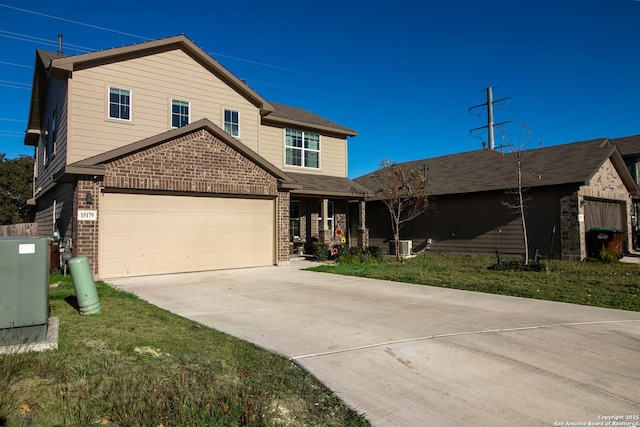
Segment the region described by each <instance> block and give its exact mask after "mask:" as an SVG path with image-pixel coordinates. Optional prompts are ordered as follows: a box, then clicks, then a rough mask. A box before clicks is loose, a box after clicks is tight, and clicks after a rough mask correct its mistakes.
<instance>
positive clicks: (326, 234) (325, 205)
mask: <svg viewBox="0 0 640 427" xmlns="http://www.w3.org/2000/svg"><path fill="white" fill-rule="evenodd" d="M320 215H321V216H322V224H321V225H320V230H318V234H319V236H318V237H319V239H318V240H319V241H320V242H322V243H328V242H329V240H330V239H331V236H330V234H331V233H330V230H329V222H328V221H327V217H328V216H329V199H322V204H321V208H320Z"/></svg>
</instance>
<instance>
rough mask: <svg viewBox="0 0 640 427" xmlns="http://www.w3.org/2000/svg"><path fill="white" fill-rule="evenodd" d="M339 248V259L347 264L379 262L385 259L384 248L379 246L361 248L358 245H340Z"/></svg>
mask: <svg viewBox="0 0 640 427" xmlns="http://www.w3.org/2000/svg"><path fill="white" fill-rule="evenodd" d="M337 248H338V255H337V259H338V260H339V261H340V262H341V263H345V264H369V263H377V262H381V261H382V260H383V255H382V249H380V248H379V247H378V246H367V247H366V248H364V249H363V248H360V247H358V246H352V247H347V246H345V245H340V246H338V247H337Z"/></svg>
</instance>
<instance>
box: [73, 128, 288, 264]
mask: <svg viewBox="0 0 640 427" xmlns="http://www.w3.org/2000/svg"><path fill="white" fill-rule="evenodd" d="M104 189H107V191H108V190H114V189H118V190H135V191H142V192H145V193H150V194H152V193H163V194H183V195H189V194H190V193H194V194H198V195H203V194H211V195H212V196H214V195H227V196H229V195H232V196H233V195H236V196H246V197H252V196H256V197H268V198H273V199H275V200H276V216H277V217H276V228H277V230H276V234H277V236H276V239H275V241H276V245H277V247H276V251H275V252H276V257H277V259H276V260H275V261H276V263H277V264H282V263H286V262H287V261H288V260H289V193H288V192H280V191H278V181H277V179H276V178H275V177H274V176H273V175H271V174H270V173H269V172H267V171H265V170H264V169H262V168H261V167H260V166H259V165H257V164H255V163H254V162H252V161H251V160H250V159H248V158H246V157H245V156H243V155H242V154H241V153H239V152H238V151H236V150H235V149H233V148H232V147H230V146H229V145H227V144H226V143H224V142H223V141H221V140H220V139H218V138H216V137H215V135H213V134H211V133H210V132H208V131H207V130H205V129H201V130H198V131H196V132H193V133H190V134H186V135H184V136H181V137H179V138H176V139H173V140H169V141H166V142H164V143H161V144H158V145H155V146H152V147H149V148H146V149H143V150H141V151H138V152H135V153H133V154H131V155H127V156H125V157H122V158H119V159H116V160H113V161H111V162H107V163H106V164H105V174H104V180H99V181H96V180H94V178H93V177H92V176H91V177H90V176H82V177H79V179H78V181H77V185H76V189H75V193H74V225H75V226H74V229H75V230H76V233H75V238H74V240H75V241H74V253H75V254H77V255H84V256H87V257H88V258H89V262H90V264H91V266H92V270H93V272H94V275H95V274H96V273H97V271H98V235H99V234H98V224H99V222H98V221H78V219H77V211H78V210H79V209H92V210H97V211H98V215H100V212H99V201H100V192H101V191H103V190H104ZM88 193H90V194H92V197H93V201H92V203H91V204H88V203H87V201H86V195H87V194H88Z"/></svg>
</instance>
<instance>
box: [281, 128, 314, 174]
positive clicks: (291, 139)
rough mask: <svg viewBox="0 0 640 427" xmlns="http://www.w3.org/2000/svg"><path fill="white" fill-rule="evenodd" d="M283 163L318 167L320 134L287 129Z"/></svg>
mask: <svg viewBox="0 0 640 427" xmlns="http://www.w3.org/2000/svg"><path fill="white" fill-rule="evenodd" d="M284 145H285V164H286V165H287V166H300V167H303V168H315V169H318V168H320V135H318V134H317V133H313V132H303V131H300V130H294V129H287V130H286V132H285V143H284Z"/></svg>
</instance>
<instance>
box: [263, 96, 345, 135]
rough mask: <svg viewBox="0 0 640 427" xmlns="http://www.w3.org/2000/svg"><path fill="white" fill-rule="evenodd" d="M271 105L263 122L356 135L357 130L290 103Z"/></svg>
mask: <svg viewBox="0 0 640 427" xmlns="http://www.w3.org/2000/svg"><path fill="white" fill-rule="evenodd" d="M271 105H273V107H274V111H273V112H271V113H270V114H269V115H267V116H265V117H264V119H263V120H264V122H266V123H268V122H270V123H273V124H277V125H285V126H286V125H294V126H301V127H310V128H312V129H318V130H323V131H325V132H329V133H337V134H339V135H343V136H356V135H358V132H356V131H355V130H352V129H349V128H347V127H344V126H342V125H339V124H338V123H335V122H332V121H331V120H328V119H325V118H324V117H320V116H318V115H317V114H314V113H311V112H309V111H307V110H304V109H302V108H298V107H292V106H290V105H284V104H278V103H275V102H273V103H272V104H271Z"/></svg>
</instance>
